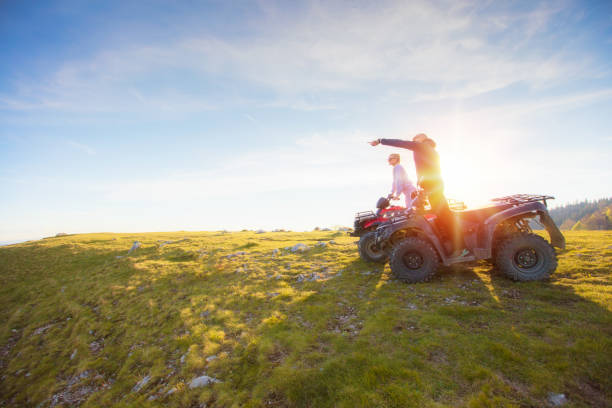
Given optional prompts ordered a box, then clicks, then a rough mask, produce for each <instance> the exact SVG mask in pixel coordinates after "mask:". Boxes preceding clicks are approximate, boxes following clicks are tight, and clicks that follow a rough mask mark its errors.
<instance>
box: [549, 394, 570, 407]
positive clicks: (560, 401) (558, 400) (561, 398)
mask: <svg viewBox="0 0 612 408" xmlns="http://www.w3.org/2000/svg"><path fill="white" fill-rule="evenodd" d="M548 402H550V403H551V404H552V405H553V406H555V407H560V406H561V405H564V404H565V403H567V398H566V397H565V394H556V393H554V392H550V393H548Z"/></svg>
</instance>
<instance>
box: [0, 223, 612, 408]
mask: <svg viewBox="0 0 612 408" xmlns="http://www.w3.org/2000/svg"><path fill="white" fill-rule="evenodd" d="M331 240H334V241H335V243H331ZM134 241H139V242H141V243H142V246H141V247H140V248H138V249H135V250H134V251H133V252H132V253H130V254H129V255H127V252H128V251H127V250H128V249H129V248H130V247H131V246H132V243H133V242H134ZM164 241H174V242H170V243H165V244H164V243H163V242H164ZM319 241H323V242H326V245H325V246H322V245H320V246H315V244H316V243H317V242H319ZM567 241H568V250H567V251H566V252H565V253H564V254H562V255H560V258H559V269H558V270H557V272H556V273H555V274H554V275H553V278H552V280H551V281H550V282H535V283H514V282H512V281H509V280H507V279H505V278H503V277H500V276H497V275H496V274H495V273H491V268H490V266H489V265H488V264H486V263H478V264H474V265H473V266H472V267H458V268H454V269H452V270H451V269H445V270H442V271H441V272H440V273H439V275H438V277H437V278H436V279H434V280H433V281H432V282H430V283H428V284H419V285H407V284H404V283H401V282H397V281H395V280H393V279H392V277H391V276H390V272H389V268H388V266H385V267H384V268H382V267H380V266H375V265H371V264H366V263H364V262H362V261H360V260H359V259H358V255H357V251H356V247H355V244H354V243H355V239H353V238H349V237H347V236H346V235H344V234H341V233H334V232H312V233H265V234H255V233H253V232H241V233H213V232H210V233H163V234H162V233H160V234H89V235H75V236H65V237H59V238H51V239H45V240H41V241H36V242H30V243H24V244H18V245H13V246H9V247H2V248H0V319H1V320H0V321H2V324H1V327H0V347H1V348H0V353H1V354H0V358H1V361H0V376H1V379H2V381H1V384H0V406H76V405H79V404H80V405H81V406H87V407H97V406H109V405H114V406H120V407H121V406H170V407H188V406H204V405H205V404H207V405H206V406H213V407H232V406H233V407H239V406H240V407H242V406H251V407H274V406H276V407H281V406H296V407H331V406H338V407H371V406H398V407H410V406H415V407H416V406H431V407H446V406H448V407H454V406H470V407H489V406H546V405H547V404H548V399H549V397H550V395H549V394H550V393H562V394H564V395H565V396H566V397H567V398H568V400H569V403H568V404H567V405H566V406H575V407H586V406H610V405H611V404H612V391H611V390H612V380H611V378H612V354H611V353H610V352H609V351H610V350H611V349H612V290H611V286H610V284H611V277H610V271H611V270H612V245H610V244H611V242H612V233H608V232H592V233H585V232H569V233H568V234H567ZM296 243H304V244H306V245H308V246H309V247H310V248H311V249H310V250H308V251H306V252H296V253H293V252H291V251H290V250H286V249H282V248H286V247H289V246H292V245H295V244H296ZM279 248H281V249H280V250H278V251H275V250H276V249H279ZM205 376H206V377H205ZM217 381H218V382H217ZM206 383H209V384H208V385H205V384H206ZM39 404H40V405H39ZM200 404H203V405H200Z"/></svg>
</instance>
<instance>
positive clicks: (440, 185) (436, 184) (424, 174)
mask: <svg viewBox="0 0 612 408" xmlns="http://www.w3.org/2000/svg"><path fill="white" fill-rule="evenodd" d="M369 143H370V145H372V146H377V145H379V144H382V145H385V146H394V147H400V148H403V149H408V150H412V152H413V156H414V165H415V167H416V172H417V177H418V185H419V186H420V187H421V188H422V189H423V190H424V191H425V194H426V195H427V197H428V198H429V203H430V204H431V210H432V212H433V213H434V214H436V216H437V218H438V223H437V224H438V226H439V228H440V230H441V233H442V235H443V238H444V240H445V241H447V242H449V243H450V244H451V245H452V249H451V251H449V252H451V253H453V255H455V254H458V253H459V251H460V250H461V249H462V245H461V244H460V241H461V239H460V237H457V236H455V230H456V229H455V222H454V219H453V215H452V213H451V210H450V208H449V207H448V201H447V200H446V197H445V196H444V182H443V181H442V174H441V172H440V156H439V155H438V152H436V150H435V148H436V142H434V141H433V140H432V139H430V138H429V137H427V135H426V134H424V133H419V134H418V135H416V136H414V137H413V138H412V141H409V140H400V139H376V140H373V141H371V142H369Z"/></svg>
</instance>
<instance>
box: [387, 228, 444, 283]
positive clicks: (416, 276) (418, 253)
mask: <svg viewBox="0 0 612 408" xmlns="http://www.w3.org/2000/svg"><path fill="white" fill-rule="evenodd" d="M389 263H390V265H391V272H393V275H395V277H396V278H397V279H399V280H403V281H406V282H409V283H417V282H425V281H428V280H429V279H431V277H432V276H433V275H434V274H435V273H436V271H437V269H438V265H439V264H440V260H439V258H438V254H437V252H436V251H435V249H434V248H433V247H432V246H431V244H430V243H429V242H427V241H425V240H424V239H422V238H416V237H410V238H406V239H404V240H402V241H401V242H400V243H399V244H397V245H396V246H395V248H394V249H393V253H392V254H391V261H390V262H389Z"/></svg>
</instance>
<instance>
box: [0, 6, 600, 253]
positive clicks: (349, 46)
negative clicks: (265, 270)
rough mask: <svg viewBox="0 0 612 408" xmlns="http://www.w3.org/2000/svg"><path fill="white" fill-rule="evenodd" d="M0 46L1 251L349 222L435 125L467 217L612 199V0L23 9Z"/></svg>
mask: <svg viewBox="0 0 612 408" xmlns="http://www.w3.org/2000/svg"><path fill="white" fill-rule="evenodd" d="M0 53H1V54H0V55H1V58H0V61H1V62H0V194H1V196H2V199H0V214H1V215H0V217H1V218H0V241H11V240H20V239H30V238H39V237H42V236H48V235H52V234H55V233H57V232H97V231H167V230H210V229H224V228H225V229H242V228H264V229H272V228H291V229H295V230H307V229H312V228H313V227H315V226H333V225H350V224H351V222H352V217H353V214H354V212H356V211H358V210H365V209H369V208H371V207H373V204H374V202H375V200H376V199H377V198H378V197H379V196H381V195H385V194H386V193H387V192H388V190H389V188H390V184H391V169H390V168H389V167H388V166H387V164H386V160H385V158H386V156H387V155H388V154H389V153H391V152H395V151H397V149H391V148H388V147H376V148H372V147H370V146H368V145H367V144H366V141H367V140H370V139H373V138H378V137H394V138H411V137H412V136H413V135H414V134H416V133H420V132H425V133H427V134H428V135H430V137H432V138H433V139H435V140H436V141H437V142H438V146H439V149H438V150H439V152H440V155H441V159H442V168H443V173H444V177H445V181H446V190H447V196H449V197H453V198H456V199H462V200H464V201H466V202H467V203H468V204H470V205H477V204H478V203H480V202H483V201H485V200H486V199H488V198H491V197H495V196H499V195H505V194H512V193H546V194H552V195H555V196H556V197H557V199H558V200H557V202H556V204H557V205H558V204H563V203H568V202H572V201H576V200H581V199H585V198H589V199H595V198H600V197H606V196H610V195H612V194H611V193H612V189H611V188H610V185H611V184H610V180H611V179H612V166H611V165H610V162H611V160H610V157H611V153H612V130H611V129H612V115H611V112H612V3H610V2H609V1H608V2H607V1H602V2H595V1H588V2H587V1H585V2H579V1H550V2H534V1H525V2H495V1H481V2H478V1H469V2H462V1H433V2H432V1H420V0H419V1H410V2H384V1H383V2H355V1H350V2H333V1H332V2H329V1H305V2H273V1H253V2H246V1H245V2H239V1H236V2H224V1H214V2H195V1H185V2H170V1H149V2H136V1H135V2H128V1H92V2H82V1H56V2H23V1H11V0H9V1H3V2H0ZM399 153H402V154H403V156H402V157H403V163H404V164H405V167H406V168H407V170H408V171H409V173H410V175H411V176H412V177H414V176H413V174H414V168H413V166H412V161H411V155H410V152H408V151H405V152H402V151H399Z"/></svg>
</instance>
